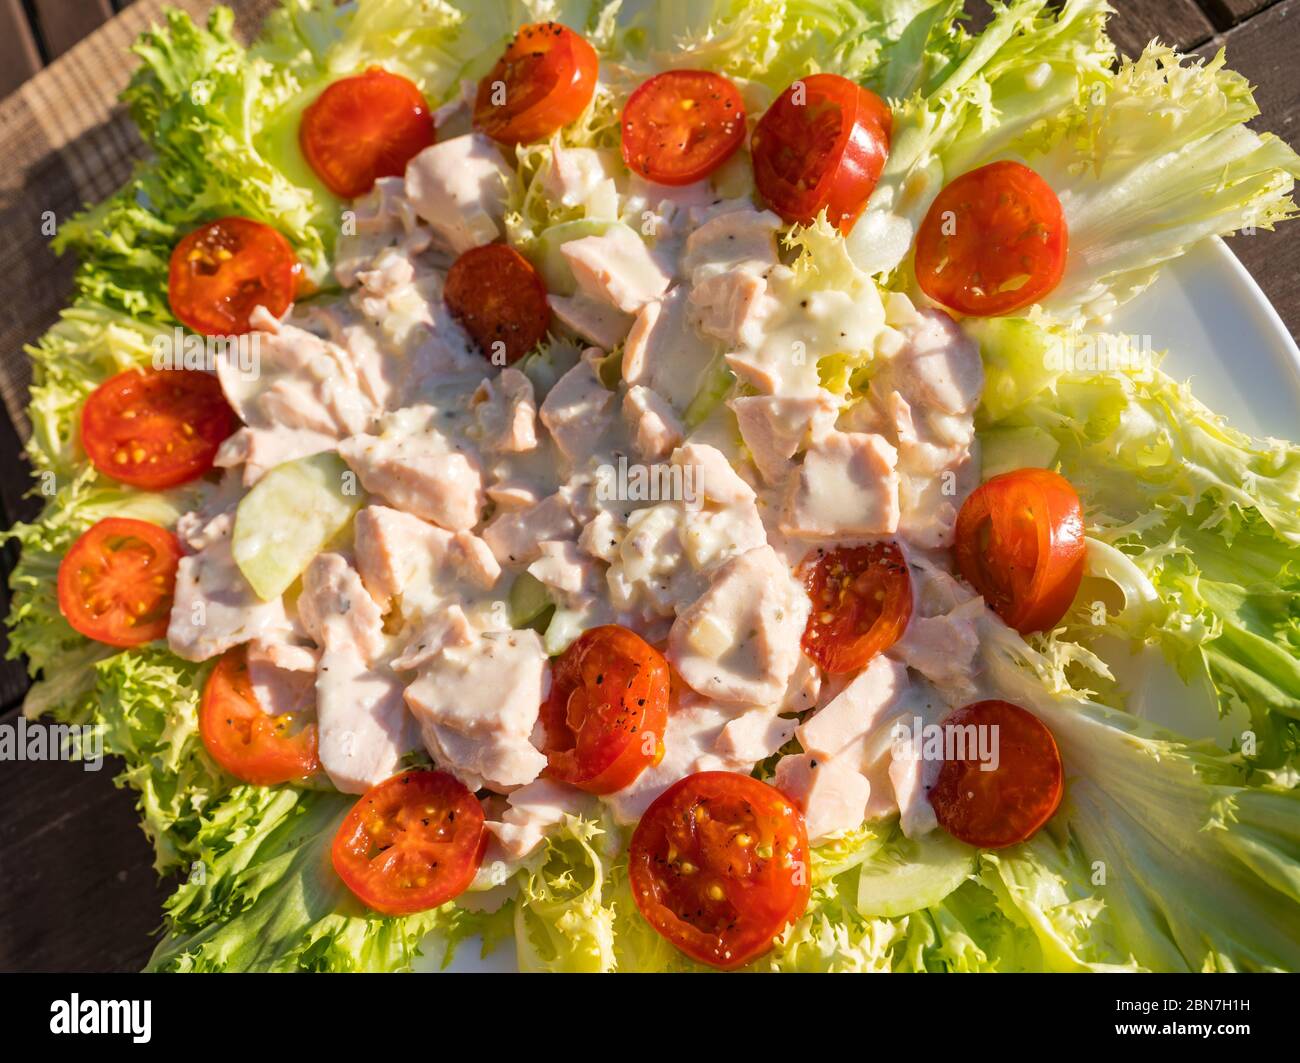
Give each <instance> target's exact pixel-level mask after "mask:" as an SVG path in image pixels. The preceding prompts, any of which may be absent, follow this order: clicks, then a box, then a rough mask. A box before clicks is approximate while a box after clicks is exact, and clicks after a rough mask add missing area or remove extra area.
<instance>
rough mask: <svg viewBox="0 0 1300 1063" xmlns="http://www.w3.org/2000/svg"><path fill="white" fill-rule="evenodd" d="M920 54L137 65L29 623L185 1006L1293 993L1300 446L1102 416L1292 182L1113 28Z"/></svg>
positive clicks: (278, 19)
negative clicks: (607, 994) (95, 765)
mask: <svg viewBox="0 0 1300 1063" xmlns="http://www.w3.org/2000/svg"><path fill="white" fill-rule="evenodd" d="M905 6H906V13H905V14H900V13H899V11H900V10H901V9H898V8H897V5H889V4H882V3H876V2H871V0H827V2H820V0H819V2H817V3H812V2H811V0H763V2H760V3H744V2H740V0H702V2H700V3H698V4H692V5H680V6H679V5H654V4H644V3H632V4H626V3H625V4H620V3H617V2H615V3H602V2H601V0H590V2H576V3H565V4H561V5H558V6H557V7H556V9H555V11H554V12H552V14H553V16H554V17H555V18H557V19H561V20H562V21H550V20H548V19H546V18H541V17H539V18H538V20H537V21H533V22H531V23H527V24H517V23H516V21H514V18H515V16H514V14H513V13H514V12H515V11H516V9H517V8H518V7H519V5H512V4H505V3H500V2H497V0H483V2H475V3H474V4H472V5H465V6H463V7H460V6H455V5H453V4H443V5H439V6H438V7H437V9H432V8H430V7H429V6H428V5H423V4H421V3H418V2H417V0H358V2H357V3H356V4H355V5H353V6H351V7H350V8H347V9H336V8H335V6H334V4H333V3H332V2H328V0H297V2H295V3H293V4H291V5H288V6H286V8H285V9H284V10H283V11H281V12H280V13H279V14H277V15H273V16H271V18H270V19H269V20H268V22H267V25H266V27H265V28H264V30H263V33H262V36H261V37H260V38H259V39H258V40H257V41H255V42H254V43H252V44H251V45H249V46H247V47H245V46H244V45H242V44H240V43H238V42H237V41H236V40H235V38H234V37H233V36H232V24H233V19H232V15H231V13H230V12H229V11H227V10H225V9H223V8H217V9H216V10H215V11H214V12H213V14H212V16H211V19H210V21H209V22H208V24H207V25H206V27H203V26H199V25H196V24H195V23H193V22H192V21H191V20H190V18H189V17H188V16H187V15H184V14H180V13H176V12H171V13H169V14H168V16H167V21H166V24H165V25H164V26H163V27H161V28H155V29H152V30H150V31H149V32H147V33H146V34H145V35H144V37H143V39H142V42H141V45H140V46H139V47H138V48H137V54H138V55H139V56H140V58H141V61H142V62H141V65H140V67H139V69H138V70H137V72H136V73H135V75H134V76H133V78H132V80H131V83H130V87H129V88H128V89H127V90H126V93H125V96H124V99H125V101H126V102H127V104H128V106H129V107H130V109H131V113H132V115H133V117H134V119H135V121H136V123H137V124H138V126H139V128H140V132H141V135H142V137H143V139H144V141H145V142H146V144H147V145H148V147H149V148H150V149H151V153H152V155H151V158H150V160H149V162H148V163H147V164H145V166H144V167H143V168H142V169H141V170H140V172H139V174H138V176H137V177H136V178H135V179H134V181H133V183H132V184H131V185H129V186H128V187H127V188H125V189H123V190H122V191H121V192H119V193H118V194H117V195H116V196H114V197H113V198H111V199H109V200H108V201H106V202H105V203H103V204H101V205H99V206H98V207H94V208H92V209H91V210H89V211H88V212H87V213H85V214H83V215H81V216H79V217H77V218H75V219H73V220H72V221H70V222H69V223H68V224H67V225H65V226H64V228H63V229H62V231H61V232H60V235H59V237H58V239H57V242H56V243H57V246H58V247H59V249H61V250H66V251H71V252H74V253H75V254H76V256H77V259H78V266H77V294H76V298H75V301H74V303H73V305H72V306H70V307H69V308H68V309H67V310H66V311H64V313H63V316H62V318H61V319H60V321H59V322H58V323H57V324H56V325H55V326H54V327H53V328H52V329H51V330H50V331H49V332H48V333H47V334H46V335H45V336H44V337H43V338H42V339H41V340H40V342H39V343H38V344H37V345H36V346H34V347H33V348H32V349H31V350H32V357H33V360H34V365H35V370H34V371H35V384H34V386H33V389H32V396H33V399H32V407H31V410H30V416H31V420H32V422H33V437H32V442H31V444H30V448H29V449H30V453H31V457H32V460H33V462H34V464H35V466H36V468H37V471H38V473H48V474H50V475H51V476H52V477H53V482H55V483H57V485H58V490H57V493H56V494H54V496H53V497H51V498H50V499H49V500H48V503H47V505H46V508H45V511H44V512H43V513H42V514H41V516H40V518H39V519H38V520H36V521H35V522H33V523H31V524H29V525H24V526H20V527H19V528H18V529H16V531H15V535H16V537H17V538H18V539H19V541H20V543H21V546H22V557H21V561H20V563H19V565H18V567H17V570H16V572H15V575H14V589H15V602H14V608H13V612H12V614H11V616H10V618H9V625H10V638H11V640H12V643H13V646H14V648H15V652H21V653H23V654H26V655H27V657H28V659H29V661H30V666H31V668H32V671H33V674H34V675H39V676H40V677H41V678H40V680H39V682H38V683H37V684H36V685H35V687H34V688H33V692H32V694H31V695H30V700H29V703H28V711H29V712H31V711H39V712H48V713H51V714H53V715H54V716H56V717H57V718H59V719H63V720H75V721H77V722H94V723H98V724H100V725H102V727H103V728H104V732H105V736H106V737H105V740H106V743H107V745H108V749H109V751H110V752H112V753H115V754H117V755H120V756H123V757H125V759H126V761H127V764H128V772H127V775H126V776H125V779H126V781H127V782H128V783H129V784H130V786H131V787H132V788H133V789H134V790H135V791H136V792H137V795H138V802H139V808H140V811H141V813H142V815H143V818H144V825H145V830H146V832H147V833H148V835H149V837H150V839H151V841H152V842H153V844H154V846H155V848H156V850H157V857H158V865H159V867H160V868H164V869H168V870H175V871H179V872H182V873H184V874H188V875H189V877H188V879H187V880H186V881H184V882H183V883H182V884H181V885H179V886H178V888H177V889H176V892H175V893H174V895H173V896H172V898H171V899H170V900H169V901H168V903H167V907H166V932H165V936H164V937H163V939H162V940H161V942H160V944H159V945H158V947H157V949H156V951H155V953H154V956H153V959H152V961H151V963H150V968H151V969H153V970H159V971H234V970H286V971H288V970H340V971H355V970H367V971H371V970H373V971H397V970H408V969H411V968H413V967H419V968H421V969H431V968H437V967H439V966H441V965H445V964H449V963H451V962H452V960H453V958H456V959H457V962H462V963H463V962H465V961H466V956H467V954H472V953H473V952H474V951H475V950H479V949H481V950H482V952H483V953H484V954H487V953H489V952H491V951H493V950H497V949H501V950H505V951H507V952H509V951H510V950H511V949H513V957H514V960H515V961H516V962H517V963H518V965H519V966H520V967H521V968H522V969H525V970H534V971H592V972H597V971H687V970H705V969H715V970H738V969H750V970H764V971H896V972H904V971H933V972H946V971H947V972H968V971H1001V972H1006V971H1076V972H1077V971H1113V970H1151V971H1211V970H1214V971H1218V970H1228V971H1260V970H1296V969H1300V789H1297V785H1298V783H1300V776H1298V775H1297V767H1298V766H1300V730H1298V726H1300V725H1298V723H1297V721H1300V566H1297V564H1296V557H1297V550H1300V447H1297V446H1296V445H1295V444H1293V443H1287V442H1283V441H1280V440H1276V439H1253V438H1250V437H1248V436H1246V435H1243V434H1242V433H1240V432H1238V431H1235V430H1234V429H1232V428H1231V427H1229V426H1228V425H1227V424H1225V423H1224V422H1223V421H1222V419H1220V418H1219V417H1217V416H1216V415H1215V414H1213V413H1212V412H1210V410H1209V409H1207V408H1206V407H1205V406H1203V405H1202V404H1201V403H1200V402H1199V401H1198V400H1197V399H1196V398H1194V397H1193V395H1192V394H1191V392H1190V391H1189V390H1188V388H1187V386H1186V385H1184V384H1182V383H1180V382H1179V380H1180V379H1181V378H1180V377H1179V376H1178V352H1177V351H1174V352H1172V353H1170V355H1169V366H1170V373H1169V374H1167V373H1166V372H1165V370H1164V369H1163V368H1161V367H1160V366H1159V365H1151V364H1145V363H1144V364H1129V363H1125V362H1122V361H1121V362H1119V363H1116V364H1111V362H1106V361H1104V360H1103V361H1102V362H1099V361H1098V360H1097V359H1095V358H1093V359H1090V358H1084V357H1075V356H1074V354H1075V352H1078V351H1081V350H1085V349H1086V350H1087V351H1092V352H1095V351H1096V350H1098V349H1107V350H1110V349H1114V350H1119V349H1122V348H1124V345H1125V343H1126V340H1127V338H1126V337H1123V336H1119V335H1114V334H1112V333H1111V332H1109V331H1108V323H1109V316H1110V315H1111V314H1112V313H1113V312H1114V311H1115V310H1116V309H1117V308H1119V307H1120V306H1122V305H1123V304H1125V303H1127V302H1128V301H1130V300H1133V299H1141V298H1143V292H1144V290H1145V289H1146V288H1147V287H1148V286H1149V285H1150V284H1151V283H1152V281H1153V280H1154V279H1155V278H1156V277H1157V275H1158V274H1159V271H1160V269H1161V267H1162V266H1163V265H1164V264H1165V263H1167V262H1170V261H1172V260H1174V259H1176V258H1178V257H1179V256H1180V255H1182V254H1183V253H1184V252H1185V251H1186V250H1188V249H1189V248H1190V247H1192V246H1194V245H1196V244H1197V243H1198V242H1200V241H1202V240H1205V239H1208V238H1211V237H1215V236H1219V235H1227V234H1231V233H1233V232H1235V231H1237V230H1239V229H1241V228H1243V227H1246V226H1260V225H1265V226H1271V225H1272V224H1273V223H1274V222H1277V221H1281V220H1284V219H1286V218H1288V217H1290V216H1291V215H1292V214H1293V213H1294V212H1295V207H1294V205H1293V203H1292V201H1291V199H1290V193H1291V190H1292V186H1293V181H1294V178H1295V177H1296V176H1297V175H1300V157H1297V156H1296V154H1295V153H1294V152H1292V151H1291V149H1290V148H1288V147H1287V146H1286V145H1285V144H1284V143H1283V142H1282V141H1281V140H1279V139H1277V138H1276V137H1274V136H1272V135H1271V134H1268V133H1259V132H1255V131H1254V130H1252V129H1251V128H1248V127H1247V125H1246V124H1245V123H1246V122H1247V121H1248V120H1250V119H1251V118H1253V117H1254V116H1255V114H1256V113H1257V108H1256V107H1255V104H1254V100H1253V97H1252V95H1251V90H1250V88H1249V86H1248V85H1247V84H1246V82H1245V80H1244V79H1243V78H1241V77H1240V76H1239V75H1237V74H1235V73H1233V72H1231V71H1230V70H1228V69H1226V68H1225V66H1224V59H1223V56H1222V54H1220V55H1219V56H1216V57H1215V58H1214V59H1212V60H1208V61H1206V60H1202V59H1199V58H1194V57H1188V56H1183V55H1180V54H1178V53H1176V52H1175V51H1173V50H1171V49H1169V48H1166V47H1164V46H1161V45H1159V44H1158V43H1153V44H1151V45H1150V46H1149V47H1148V48H1147V49H1146V50H1145V51H1144V52H1143V53H1142V54H1141V55H1140V56H1139V57H1137V58H1135V59H1127V58H1125V59H1119V60H1117V58H1116V54H1115V50H1114V47H1113V46H1112V45H1111V43H1110V42H1109V40H1108V39H1107V37H1106V34H1105V21H1106V17H1107V16H1106V12H1107V10H1108V9H1107V7H1106V5H1105V4H1104V3H1103V2H1101V0H1067V2H1065V3H1064V4H1063V5H1061V6H1060V8H1059V10H1057V9H1055V8H1054V7H1052V6H1049V5H1048V4H1047V3H1046V2H1044V0H1012V2H1010V3H1008V4H1007V5H1006V6H1005V7H999V8H996V9H995V10H994V14H993V17H992V22H991V24H990V25H989V26H988V27H987V28H986V29H984V30H983V31H982V32H980V33H974V32H971V31H969V30H967V29H965V28H963V24H962V23H961V22H959V21H957V20H956V14H957V12H958V11H959V10H960V7H961V5H960V3H956V4H954V3H951V2H948V0H924V2H921V3H915V4H911V5H905ZM524 7H525V8H527V9H528V10H530V11H531V10H532V7H533V5H524ZM688 9H689V10H688ZM548 11H549V9H548ZM199 79H201V80H202V81H203V82H204V83H205V84H206V85H207V86H208V88H209V89H210V91H209V92H205V93H204V94H201V95H196V94H194V93H193V92H191V91H190V86H191V85H192V84H193V83H194V82H195V81H196V80H199ZM104 234H109V235H110V236H111V238H107V239H106V238H104ZM1170 374H1172V375H1170ZM1135 660H1140V661H1141V662H1142V667H1143V668H1145V669H1147V670H1148V671H1149V672H1150V673H1151V674H1152V675H1155V674H1158V675H1160V676H1161V677H1163V680H1164V681H1166V683H1167V684H1171V685H1170V686H1168V687H1167V688H1168V689H1173V690H1176V691H1179V693H1178V695H1177V699H1176V700H1177V704H1176V705H1173V706H1169V707H1167V709H1166V711H1165V712H1164V713H1163V715H1162V716H1161V719H1162V720H1164V726H1158V725H1157V724H1156V723H1155V722H1153V720H1152V719H1151V718H1150V715H1151V714H1150V712H1149V711H1148V709H1147V708H1146V706H1147V704H1148V699H1147V698H1146V697H1145V696H1144V695H1143V691H1142V688H1141V686H1140V684H1139V683H1138V682H1137V681H1135V680H1133V678H1132V677H1133V675H1134V674H1135V670H1134V666H1133V662H1134V661H1135ZM1170 713H1173V714H1174V715H1173V717H1172V718H1174V719H1177V720H1178V721H1179V722H1178V723H1177V724H1175V725H1172V726H1171V725H1170V724H1169V719H1170V718H1171V716H1170ZM1207 721H1209V722H1208V723H1207ZM200 865H201V867H202V869H203V874H202V875H199V876H195V875H194V874H193V873H192V869H193V868H194V867H196V866H200ZM458 948H459V949H461V950H462V951H461V952H460V954H459V956H457V950H458ZM471 958H472V956H471Z"/></svg>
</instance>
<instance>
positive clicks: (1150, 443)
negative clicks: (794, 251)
mask: <svg viewBox="0 0 1300 1063" xmlns="http://www.w3.org/2000/svg"><path fill="white" fill-rule="evenodd" d="M969 328H970V331H971V333H972V335H973V336H974V337H975V338H976V339H977V340H978V341H979V342H980V345H981V352H982V354H983V356H984V360H985V365H986V368H987V387H986V392H985V401H984V405H983V407H982V409H981V414H980V429H981V434H982V435H984V436H988V435H990V434H995V433H1000V432H1007V431H1023V430H1027V429H1029V430H1032V431H1033V432H1034V433H1036V434H1037V435H1039V436H1045V437H1047V438H1048V439H1050V440H1051V441H1052V442H1053V443H1054V444H1055V447H1054V452H1053V453H1054V457H1053V461H1054V463H1055V464H1056V466H1057V467H1058V468H1059V469H1060V471H1061V473H1062V474H1063V475H1064V476H1065V477H1066V478H1067V479H1069V480H1070V481H1071V482H1073V483H1076V484H1081V485H1086V490H1084V491H1083V492H1082V494H1083V501H1084V505H1085V513H1086V517H1087V521H1088V526H1089V533H1090V535H1092V536H1093V537H1094V539H1095V540H1096V543H1095V544H1094V546H1093V548H1092V549H1091V550H1090V552H1089V574H1090V576H1091V577H1094V578H1095V581H1098V582H1090V583H1089V585H1087V586H1085V588H1084V592H1083V593H1081V594H1080V596H1079V599H1080V600H1079V603H1078V604H1077V605H1076V608H1075V610H1074V611H1073V612H1072V613H1071V614H1069V615H1068V616H1067V618H1066V621H1065V624H1064V627H1063V631H1062V632H1061V636H1060V638H1058V639H1056V640H1055V641H1053V642H1052V646H1053V649H1054V650H1055V651H1056V652H1059V653H1066V652H1069V647H1071V646H1072V645H1078V646H1080V647H1084V648H1086V647H1090V646H1091V647H1094V648H1096V649H1097V652H1100V653H1102V656H1103V657H1104V658H1108V659H1109V660H1110V661H1111V662H1112V663H1116V664H1117V663H1118V662H1119V661H1120V660H1122V659H1123V658H1125V657H1127V656H1128V654H1129V653H1130V652H1131V650H1132V648H1133V647H1141V646H1143V645H1155V646H1158V647H1159V648H1160V650H1161V652H1162V653H1163V654H1164V656H1165V658H1166V659H1167V660H1168V661H1169V662H1171V663H1172V664H1173V665H1174V666H1175V667H1176V669H1177V671H1178V673H1179V675H1180V676H1181V678H1182V680H1183V682H1184V683H1186V684H1188V685H1189V690H1192V691H1194V690H1195V689H1196V688H1199V687H1203V686H1207V685H1208V687H1209V688H1210V690H1211V692H1212V697H1213V700H1214V701H1216V702H1217V704H1218V708H1219V711H1220V714H1221V715H1222V716H1223V717H1224V718H1225V719H1226V718H1228V717H1232V719H1233V720H1234V721H1239V722H1240V726H1238V725H1237V724H1236V723H1234V724H1233V726H1234V727H1236V731H1237V734H1236V736H1235V740H1234V738H1233V737H1232V736H1231V735H1230V734H1229V735H1228V736H1227V737H1225V736H1224V734H1223V733H1222V729H1219V732H1220V733H1218V737H1220V739H1221V740H1222V741H1224V743H1225V744H1229V743H1233V742H1234V741H1235V744H1239V745H1240V744H1243V743H1244V744H1245V748H1244V752H1245V753H1246V754H1247V756H1248V757H1249V758H1250V760H1251V762H1252V763H1253V764H1255V765H1256V766H1259V767H1266V768H1277V767H1280V766H1282V765H1284V764H1285V763H1287V762H1288V760H1289V759H1290V758H1292V757H1293V756H1294V754H1295V752H1296V750H1297V748H1300V743H1298V741H1297V739H1298V736H1300V729H1298V728H1297V725H1296V723H1295V721H1296V720H1300V566H1298V565H1297V562H1296V549H1297V544H1300V502H1298V501H1297V500H1298V499H1300V446H1297V445H1296V444H1293V443H1287V442H1284V441H1282V440H1277V439H1252V438H1250V437H1249V436H1247V435H1245V434H1243V433H1241V432H1238V431H1236V430H1235V429H1233V428H1231V427H1230V426H1228V425H1227V424H1226V423H1225V422H1224V421H1223V419H1222V418H1220V417H1218V416H1217V415H1215V414H1213V413H1212V412H1210V410H1208V409H1207V408H1206V407H1205V406H1204V405H1203V404H1202V403H1200V402H1199V401H1198V400H1197V399H1196V398H1195V397H1194V396H1193V395H1192V394H1191V392H1190V390H1189V389H1188V388H1187V386H1186V385H1185V384H1182V383H1179V382H1177V381H1175V380H1173V379H1172V378H1170V377H1169V376H1167V375H1166V374H1165V373H1163V372H1162V371H1161V370H1160V369H1159V368H1157V367H1155V366H1153V365H1150V364H1145V363H1139V364H1124V361H1123V358H1122V357H1120V355H1122V354H1123V353H1124V351H1125V345H1124V341H1123V337H1111V336H1106V335H1104V334H1103V335H1096V336H1091V337H1087V338H1086V343H1085V344H1084V346H1083V347H1080V343H1081V339H1080V337H1078V336H1077V335H1075V334H1072V333H1069V332H1067V331H1065V330H1062V329H1059V328H1055V327H1047V326H1045V325H1043V324H1042V323H1035V322H1033V321H1030V320H1028V319H1022V318H999V319H989V320H985V321H980V322H970V323H969ZM1076 348H1078V349H1076ZM1069 352H1074V356H1073V357H1067V356H1066V355H1067V354H1068V353H1069ZM1082 354H1088V358H1087V359H1082V358H1081V357H1080V355H1082ZM1094 360H1095V363H1096V364H1094ZM1099 583H1108V584H1111V585H1113V586H1115V587H1116V588H1118V600H1115V599H1114V598H1113V597H1112V596H1111V595H1108V594H1107V593H1106V591H1105V589H1104V587H1100V586H1099ZM1096 602H1102V603H1103V604H1104V605H1105V606H1106V608H1105V609H1104V611H1103V612H1101V613H1099V612H1098V611H1097V608H1096V604H1095V603H1096ZM1107 638H1113V640H1114V644H1112V645H1108V644H1107V643H1106V642H1105V641H1103V640H1105V639H1107ZM1120 649H1123V651H1124V652H1123V653H1122V654H1121V653H1118V652H1112V651H1117V650H1120ZM1093 671H1094V673H1097V674H1100V675H1101V676H1103V677H1105V676H1107V675H1108V674H1109V671H1108V669H1106V668H1105V667H1103V668H1101V669H1096V668H1094V669H1093ZM1075 679H1076V682H1077V675H1076V677H1075ZM1101 692H1102V693H1104V695H1105V696H1106V697H1107V698H1108V699H1109V700H1112V701H1113V702H1115V703H1117V704H1122V703H1123V698H1124V691H1123V685H1122V684H1117V683H1111V684H1109V685H1107V686H1104V687H1102V688H1101ZM1192 700H1194V699H1193V698H1191V697H1190V696H1189V698H1188V701H1189V702H1191V701H1192ZM1194 720H1195V715H1194V713H1192V712H1190V711H1189V712H1187V714H1186V715H1185V717H1184V718H1183V719H1182V720H1181V721H1177V723H1178V729H1179V730H1181V731H1184V732H1185V733H1192V734H1196V735H1198V736H1200V735H1209V734H1215V733H1216V732H1215V730H1214V729H1213V728H1208V727H1205V726H1201V725H1199V724H1196V723H1194ZM1167 722H1175V721H1167ZM1247 723H1248V724H1249V727H1250V729H1251V734H1250V735H1249V736H1246V735H1244V734H1242V731H1243V730H1244V728H1245V726H1246V724H1247Z"/></svg>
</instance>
